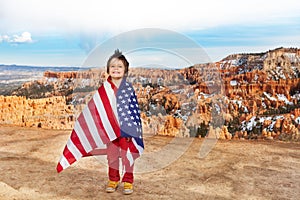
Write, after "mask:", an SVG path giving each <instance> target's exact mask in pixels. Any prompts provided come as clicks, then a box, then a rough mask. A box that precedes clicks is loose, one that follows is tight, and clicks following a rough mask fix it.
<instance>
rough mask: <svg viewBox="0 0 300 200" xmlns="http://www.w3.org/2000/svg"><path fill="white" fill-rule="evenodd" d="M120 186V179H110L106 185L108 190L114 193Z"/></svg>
mask: <svg viewBox="0 0 300 200" xmlns="http://www.w3.org/2000/svg"><path fill="white" fill-rule="evenodd" d="M118 186H119V182H118V181H110V180H109V181H108V183H107V186H106V192H108V193H112V192H115V191H116V190H117V188H118Z"/></svg>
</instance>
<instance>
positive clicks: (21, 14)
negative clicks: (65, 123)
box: [0, 0, 300, 33]
mask: <svg viewBox="0 0 300 200" xmlns="http://www.w3.org/2000/svg"><path fill="white" fill-rule="evenodd" d="M1 3H2V5H1V7H0V13H2V21H4V23H1V25H0V30H1V29H3V28H9V29H14V30H16V29H19V30H20V29H21V30H24V29H26V30H35V31H43V29H44V30H47V31H48V30H59V31H61V30H66V31H71V32H72V31H74V30H84V31H88V32H90V31H91V30H92V31H109V32H116V33H119V32H120V31H127V30H133V29H138V28H149V27H150V28H164V29H172V30H179V31H180V30H186V29H189V30H191V29H203V28H208V27H215V26H219V25H227V24H231V25H232V24H241V23H261V24H264V23H277V22H278V21H280V20H283V21H288V19H289V18H290V17H293V16H294V15H298V16H299V14H298V13H299V12H298V11H299V10H298V8H299V7H300V1H298V0H286V1H285V2H284V3H283V2H281V1H279V2H272V3H269V2H267V1H260V0H251V1H246V2H241V1H238V0H227V1H217V0H209V1H199V0H184V1H174V0H163V1H162V0H152V1H140V0H131V1H117V0H114V1H109V0H106V1H98V0H87V1H71V0H51V1H49V0H48V1H47V0H45V1H40V0H27V1H18V0H3V1H2V2H1ZM16 5H17V6H16ZM4 30H5V29H4ZM19 30H17V31H19Z"/></svg>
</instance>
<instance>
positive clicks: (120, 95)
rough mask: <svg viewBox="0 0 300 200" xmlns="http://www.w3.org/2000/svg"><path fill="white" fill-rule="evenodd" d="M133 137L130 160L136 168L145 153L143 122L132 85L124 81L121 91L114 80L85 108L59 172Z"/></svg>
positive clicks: (128, 154)
mask: <svg viewBox="0 0 300 200" xmlns="http://www.w3.org/2000/svg"><path fill="white" fill-rule="evenodd" d="M120 136H121V137H130V138H132V139H131V141H132V145H129V147H128V149H127V154H126V157H127V159H128V160H129V163H130V164H131V165H132V164H133V162H134V160H135V159H136V158H138V157H139V156H140V155H141V154H142V152H143V150H144V143H143V138H142V123H141V118H140V110H139V107H138V101H137V98H136V95H135V92H134V89H133V87H132V85H131V84H130V83H128V82H126V78H124V79H123V80H122V82H121V84H120V87H119V88H118V89H117V88H116V86H115V85H114V84H113V83H112V82H111V80H110V79H108V80H107V81H105V82H104V83H103V84H102V86H100V87H99V89H98V90H97V91H96V92H95V94H94V96H93V98H92V99H91V100H90V101H89V103H88V104H87V105H86V107H85V108H84V109H83V111H82V112H81V114H80V115H79V117H78V118H77V120H76V121H75V125H74V129H73V130H72V132H71V136H70V138H69V139H68V141H67V144H66V146H65V148H64V150H63V155H62V156H61V158H60V160H59V162H58V164H57V168H56V169H57V172H58V173H59V172H61V171H62V170H63V169H66V168H67V167H69V166H70V165H71V164H73V163H74V162H75V161H77V160H79V159H80V158H81V157H85V156H90V155H95V154H97V155H98V154H106V144H108V143H109V142H111V141H113V140H115V139H116V138H118V137H120Z"/></svg>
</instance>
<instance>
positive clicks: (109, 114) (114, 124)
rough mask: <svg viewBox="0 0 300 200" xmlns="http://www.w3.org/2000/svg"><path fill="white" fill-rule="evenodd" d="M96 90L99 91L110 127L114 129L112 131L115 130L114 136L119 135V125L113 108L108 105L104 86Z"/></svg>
mask: <svg viewBox="0 0 300 200" xmlns="http://www.w3.org/2000/svg"><path fill="white" fill-rule="evenodd" d="M98 92H99V95H100V98H101V100H102V103H103V105H104V108H105V112H106V115H107V117H108V120H109V122H110V124H111V126H112V128H113V129H114V132H115V134H116V136H117V137H120V135H121V132H120V127H119V124H118V121H117V119H116V116H115V114H114V112H113V109H112V107H111V105H110V102H109V99H108V96H107V94H106V91H105V88H104V86H102V87H100V88H99V89H98Z"/></svg>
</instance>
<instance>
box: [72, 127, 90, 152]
mask: <svg viewBox="0 0 300 200" xmlns="http://www.w3.org/2000/svg"><path fill="white" fill-rule="evenodd" d="M70 139H71V140H72V142H73V144H74V145H75V146H76V148H77V149H78V150H79V151H80V153H81V154H82V155H86V154H87V152H86V151H85V150H84V147H83V146H82V144H81V142H80V140H79V138H78V136H77V133H76V131H75V130H74V129H73V131H72V134H71V137H70Z"/></svg>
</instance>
